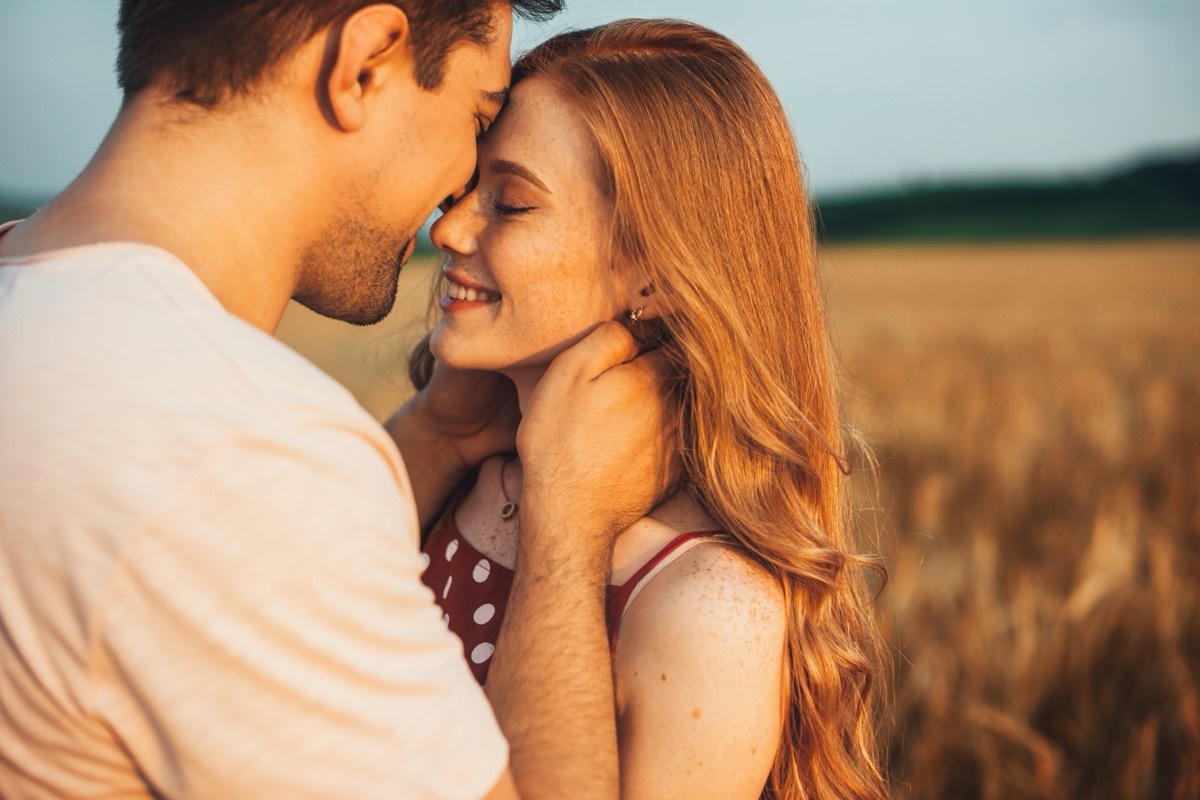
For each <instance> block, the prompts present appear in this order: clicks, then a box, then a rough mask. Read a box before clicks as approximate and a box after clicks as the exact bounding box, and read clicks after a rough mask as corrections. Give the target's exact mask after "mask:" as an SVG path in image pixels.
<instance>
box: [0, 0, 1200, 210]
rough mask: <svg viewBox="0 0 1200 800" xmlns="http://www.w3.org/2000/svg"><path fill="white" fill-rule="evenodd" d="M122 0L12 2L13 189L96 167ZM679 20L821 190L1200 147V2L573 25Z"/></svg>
mask: <svg viewBox="0 0 1200 800" xmlns="http://www.w3.org/2000/svg"><path fill="white" fill-rule="evenodd" d="M116 8H117V0H0V104H2V108H3V118H2V119H3V123H2V125H0V191H15V192H19V193H23V194H27V195H30V196H34V197H38V196H45V195H49V194H51V193H53V192H54V191H56V190H57V189H59V188H61V187H62V186H63V185H65V184H66V183H67V182H68V181H70V179H71V178H72V177H73V176H74V175H75V174H76V173H77V172H78V171H79V170H80V169H81V168H82V167H83V165H84V164H85V163H86V161H87V159H88V157H89V156H90V154H91V152H92V150H93V149H94V148H95V146H96V144H98V143H99V141H100V138H101V137H102V136H103V134H104V131H105V129H106V128H107V126H108V124H109V122H111V120H112V117H113V115H114V114H115V113H116V108H117V104H118V101H119V96H118V94H117V91H116V88H115V83H114V79H113V71H112V63H113V58H114V54H115V49H116V36H115V33H114V32H113V27H114V23H115V19H116ZM627 16H639V17H654V16H675V17H684V18H687V19H692V20H695V21H697V22H701V23H703V24H706V25H708V26H710V27H713V28H715V29H717V30H719V31H722V32H723V33H726V34H728V35H729V36H731V37H733V38H734V39H735V40H737V41H738V42H739V43H741V44H742V45H743V46H744V47H745V48H746V49H747V50H749V52H750V53H751V55H752V56H754V57H755V58H756V59H757V60H758V61H759V63H760V64H761V65H762V67H763V69H764V71H765V72H766V73H767V75H768V76H769V77H770V78H771V80H772V81H773V83H774V84H775V86H776V89H777V90H778V91H779V94H780V96H781V97H782V98H783V102H784V105H785V106H786V107H787V109H788V112H789V114H790V115H791V118H792V122H793V126H794V127H795V129H796V133H797V137H798V139H799V141H800V146H801V150H802V152H803V153H804V155H805V160H806V161H807V163H808V169H809V173H810V175H811V178H812V182H813V185H814V187H815V188H816V189H817V190H818V191H819V192H828V193H834V192H844V191H848V190H853V189H859V188H864V187H875V186H883V187H886V186H895V185H897V184H901V183H904V182H910V181H927V180H938V179H943V178H951V177H956V176H994V175H1001V174H1013V173H1023V174H1056V173H1064V172H1076V171H1081V170H1086V169H1089V168H1094V167H1097V166H1104V165H1107V164H1111V163H1115V162H1120V161H1124V160H1126V159H1128V158H1131V157H1134V156H1136V155H1138V154H1140V153H1145V152H1152V151H1156V150H1161V149H1171V148H1180V147H1186V146H1192V147H1195V146H1196V145H1200V0H995V1H994V2H987V3H984V2H978V0H904V1H901V0H789V1H788V2H778V1H777V2H762V1H761V0H736V1H734V2H728V1H727V2H719V1H717V0H575V1H574V2H571V0H568V12H567V13H566V14H564V15H562V16H560V17H559V18H558V19H556V20H555V21H553V22H551V23H549V24H548V25H547V26H544V27H533V26H528V25H521V26H519V27H518V31H517V42H516V44H517V47H518V48H523V47H527V46H529V45H532V44H534V43H536V42H537V41H538V40H540V39H542V38H544V37H545V36H547V35H549V34H550V33H552V32H554V31H557V30H560V29H562V28H564V27H576V26H580V25H592V24H597V23H600V22H604V21H607V20H610V19H615V18H619V17H627Z"/></svg>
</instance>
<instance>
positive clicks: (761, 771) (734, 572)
mask: <svg viewBox="0 0 1200 800" xmlns="http://www.w3.org/2000/svg"><path fill="white" fill-rule="evenodd" d="M786 633H787V615H786V612H785V608H784V602H783V592H782V590H781V589H780V587H779V584H778V582H777V581H776V580H775V578H774V577H773V576H772V575H771V573H770V572H769V571H768V570H767V569H766V568H765V567H763V566H762V565H761V564H759V563H758V562H757V561H755V560H754V559H753V558H752V557H751V556H750V555H749V554H747V553H746V552H745V551H744V550H742V549H741V548H740V547H738V546H736V545H728V544H720V543H717V542H705V543H704V544H701V545H699V546H696V547H693V548H692V549H691V550H689V551H688V552H686V553H684V554H683V555H682V556H681V557H680V558H679V559H677V560H676V561H675V562H673V563H671V564H670V565H669V566H668V567H666V568H665V569H663V570H662V571H661V572H660V573H659V574H658V575H656V576H655V577H654V578H653V579H652V580H651V581H650V582H649V583H647V584H646V585H645V587H644V588H643V590H642V591H641V593H640V594H639V595H638V597H637V598H636V599H635V600H634V602H633V603H632V604H630V606H629V607H628V609H627V610H626V613H625V616H624V618H623V620H622V621H621V626H620V629H619V632H618V636H617V653H616V675H617V708H618V726H619V728H618V732H619V739H620V745H621V763H622V775H621V786H622V796H624V797H631V798H641V797H655V798H665V797H670V798H676V797H681V798H682V797H687V798H757V797H758V796H759V793H760V792H761V790H762V787H763V784H764V782H765V781H766V779H767V775H768V773H769V771H770V767H771V764H772V761H773V759H774V753H775V751H776V749H777V747H778V742H779V736H780V731H781V729H782V717H781V709H782V692H783V658H784V650H785V640H786ZM731 754H737V756H736V757H735V758H731V757H730V755H731Z"/></svg>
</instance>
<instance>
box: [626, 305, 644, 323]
mask: <svg viewBox="0 0 1200 800" xmlns="http://www.w3.org/2000/svg"><path fill="white" fill-rule="evenodd" d="M645 310H646V307H645V306H638V307H637V308H635V309H633V310H632V311H630V312H629V324H630V325H637V324H638V323H639V322H641V321H642V312H643V311H645Z"/></svg>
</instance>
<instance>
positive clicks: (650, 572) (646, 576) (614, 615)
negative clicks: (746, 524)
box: [607, 531, 737, 653]
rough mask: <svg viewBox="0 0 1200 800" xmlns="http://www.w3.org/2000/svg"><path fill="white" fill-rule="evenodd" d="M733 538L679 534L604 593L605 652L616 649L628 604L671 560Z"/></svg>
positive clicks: (712, 533) (703, 533)
mask: <svg viewBox="0 0 1200 800" xmlns="http://www.w3.org/2000/svg"><path fill="white" fill-rule="evenodd" d="M736 541H737V540H736V539H734V538H733V537H732V536H730V535H729V534H728V533H721V532H717V531H701V532H696V533H681V534H679V535H678V536H676V537H675V538H674V539H672V540H671V541H669V542H667V545H666V546H665V547H664V548H663V549H662V550H659V551H658V552H657V553H655V554H654V555H653V557H651V558H650V560H648V561H647V562H646V563H645V564H643V565H642V566H641V567H639V568H638V571H637V572H635V573H633V576H632V577H630V579H629V580H627V581H625V583H622V584H620V585H619V586H613V587H610V591H609V594H608V608H607V612H608V613H607V617H608V646H609V650H610V651H612V652H614V653H615V652H616V650H617V630H618V629H619V628H620V626H621V618H622V617H624V616H625V611H626V610H628V608H629V606H630V604H632V603H633V601H634V599H635V598H637V596H638V595H639V594H640V593H641V591H642V589H643V588H645V586H646V584H648V583H650V581H651V580H653V579H654V576H655V575H657V574H658V573H660V572H662V571H663V570H664V569H666V567H667V566H668V565H670V564H671V563H672V562H673V561H675V560H677V559H678V558H679V557H680V556H682V555H683V554H684V553H686V552H687V551H689V550H691V549H692V548H693V547H697V546H698V545H702V544H704V543H705V542H723V543H726V544H734V543H736Z"/></svg>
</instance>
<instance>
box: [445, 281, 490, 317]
mask: <svg viewBox="0 0 1200 800" xmlns="http://www.w3.org/2000/svg"><path fill="white" fill-rule="evenodd" d="M445 275H446V280H447V282H448V283H449V285H448V286H447V287H446V294H445V295H443V296H442V300H441V303H440V305H441V308H442V310H443V311H448V312H449V311H466V310H468V309H471V308H478V307H480V306H484V305H488V304H489V303H496V302H499V300H500V293H499V292H497V291H495V290H494V289H488V288H485V287H483V286H481V285H480V284H478V283H475V282H474V281H472V280H470V279H469V278H465V277H463V276H461V275H455V274H452V273H450V272H447V273H445Z"/></svg>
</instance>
